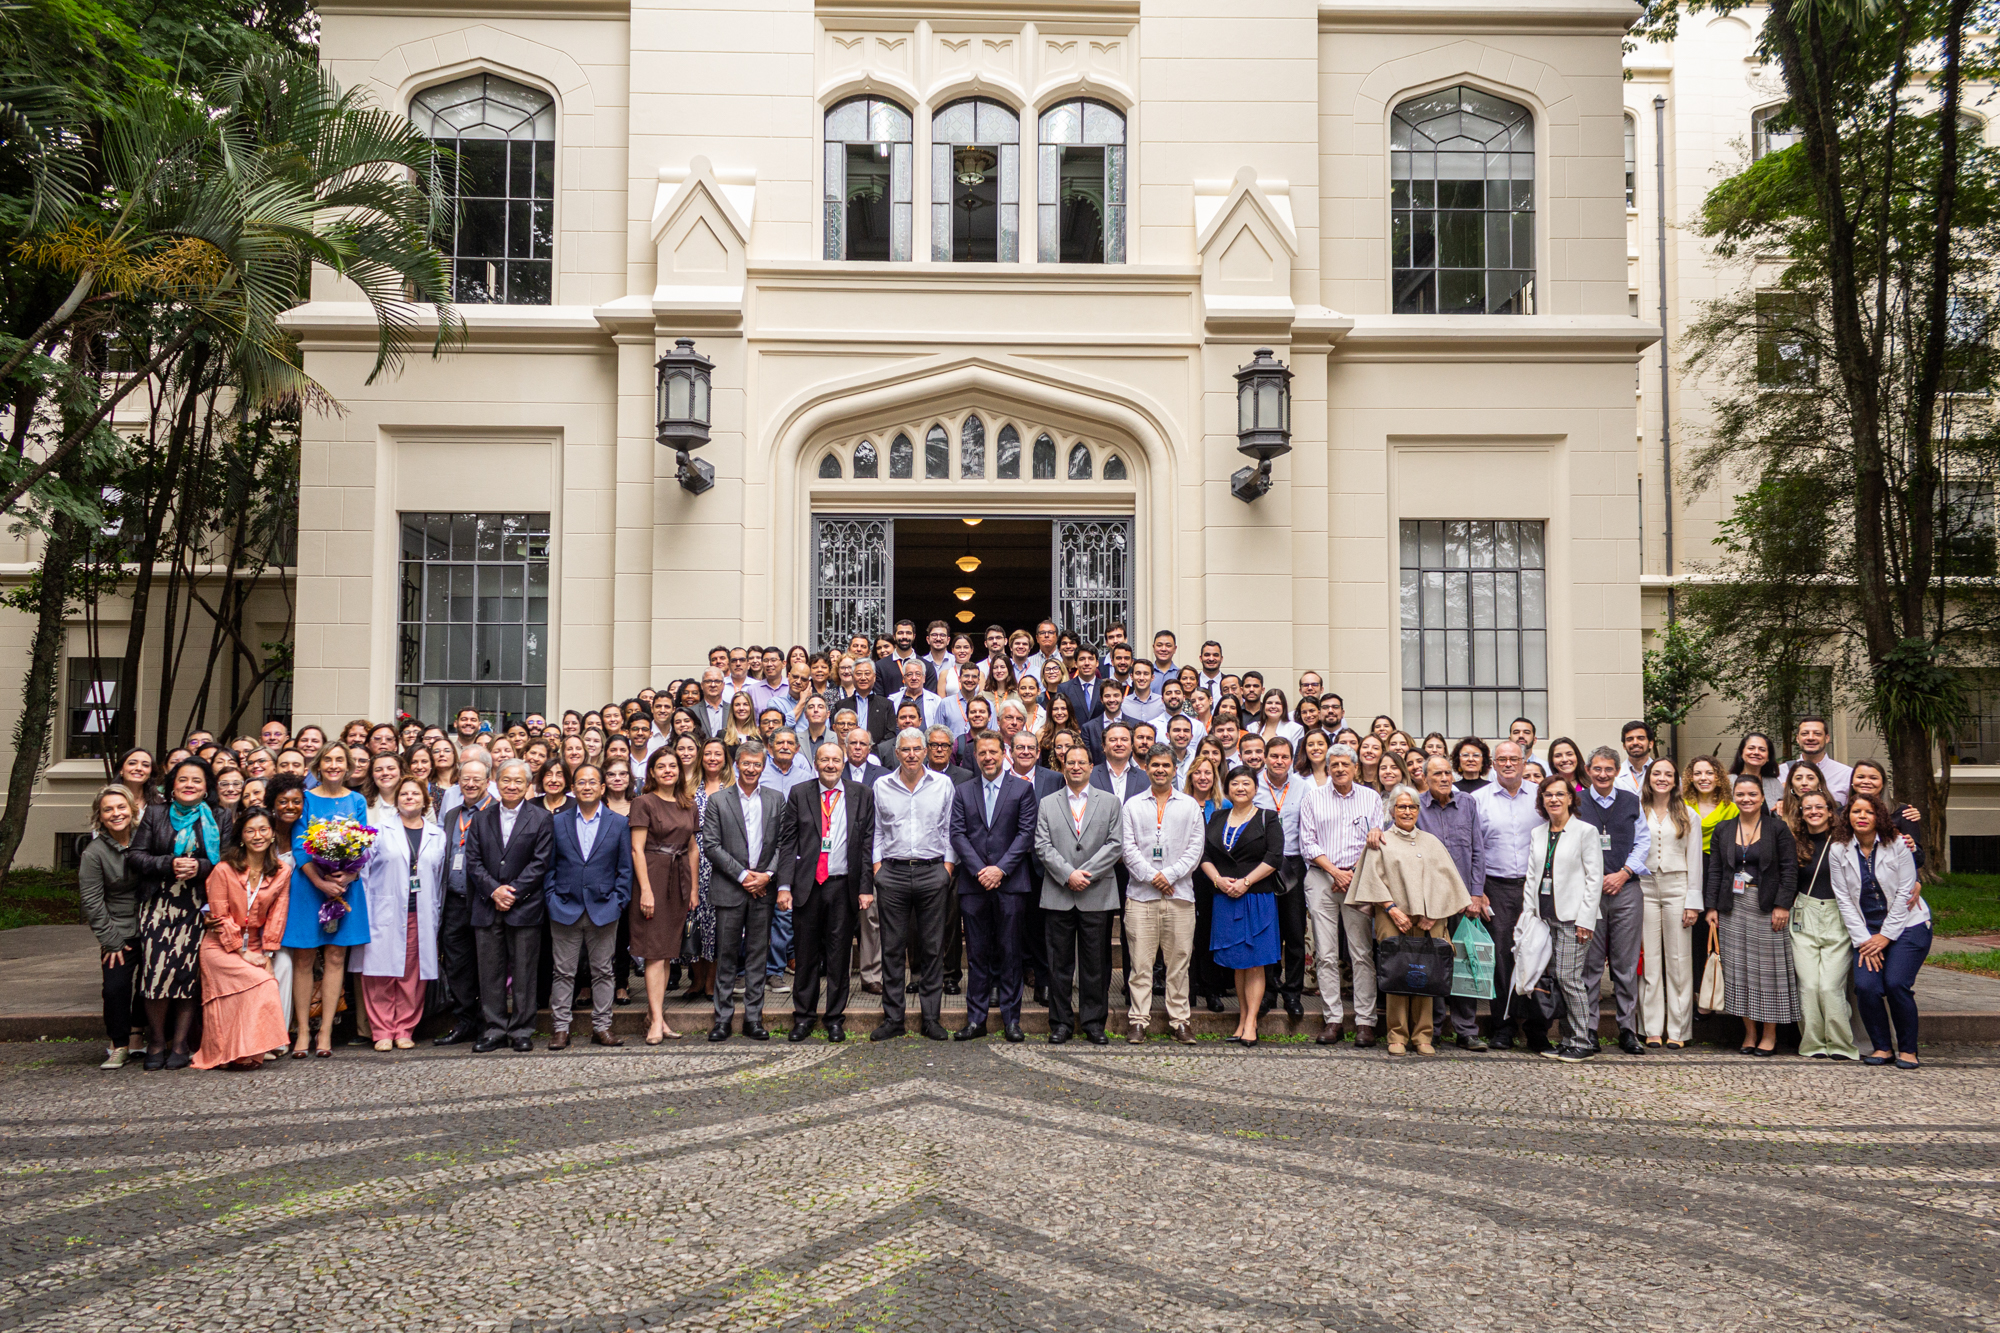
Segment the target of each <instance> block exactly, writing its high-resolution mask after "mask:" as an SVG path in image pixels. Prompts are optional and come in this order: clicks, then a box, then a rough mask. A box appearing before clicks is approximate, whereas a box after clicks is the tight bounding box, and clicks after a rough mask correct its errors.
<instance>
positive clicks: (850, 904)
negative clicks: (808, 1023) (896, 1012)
mask: <svg viewBox="0 0 2000 1333" xmlns="http://www.w3.org/2000/svg"><path fill="white" fill-rule="evenodd" d="M848 883H849V881H848V878H847V876H845V875H835V876H834V877H833V878H832V879H829V880H828V881H826V883H824V884H815V885H813V886H812V889H811V890H810V891H809V892H808V893H807V894H806V899H805V901H804V902H803V903H801V902H800V901H799V899H798V895H797V894H794V895H793V896H792V948H793V951H794V953H795V954H796V956H797V958H798V964H797V967H798V970H797V973H796V974H795V975H794V976H793V978H792V1019H793V1021H794V1022H797V1021H800V1020H803V1019H808V1018H812V1017H814V1014H815V1011H816V1010H817V1009H818V1008H819V983H820V978H821V977H822V976H824V977H825V978H826V1021H827V1022H829V1023H841V1022H845V1021H846V1019H847V987H848V982H849V980H850V979H851V978H852V976H853V970H852V969H851V968H849V967H848V965H847V964H848V958H847V955H848V953H849V952H850V951H851V950H852V949H853V947H854V898H853V897H852V895H850V894H849V893H848V891H847V886H848ZM749 998H750V997H749V987H747V986H746V987H744V999H746V1000H747V999H749Z"/></svg>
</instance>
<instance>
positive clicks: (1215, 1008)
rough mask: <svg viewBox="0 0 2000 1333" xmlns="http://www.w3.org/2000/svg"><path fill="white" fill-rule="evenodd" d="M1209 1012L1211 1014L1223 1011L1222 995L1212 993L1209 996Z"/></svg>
mask: <svg viewBox="0 0 2000 1333" xmlns="http://www.w3.org/2000/svg"><path fill="white" fill-rule="evenodd" d="M1208 1012H1210V1013H1211V1014H1219V1013H1221V1012H1222V997H1221V996H1220V995H1211V996H1209V997H1208Z"/></svg>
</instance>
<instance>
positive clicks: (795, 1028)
mask: <svg viewBox="0 0 2000 1333" xmlns="http://www.w3.org/2000/svg"><path fill="white" fill-rule="evenodd" d="M816 1021H817V1020H815V1019H812V1018H794V1019H793V1020H792V1030H791V1032H790V1033H788V1034H787V1035H786V1037H785V1040H786V1041H804V1040H805V1039H806V1038H807V1037H810V1036H811V1035H812V1034H813V1025H814V1023H815V1022H816Z"/></svg>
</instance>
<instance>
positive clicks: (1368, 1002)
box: [1299, 745, 1382, 1047]
mask: <svg viewBox="0 0 2000 1333" xmlns="http://www.w3.org/2000/svg"><path fill="white" fill-rule="evenodd" d="M1326 772H1327V778H1328V781H1327V784H1326V785H1325V786H1324V787H1313V786H1310V785H1308V786H1307V788H1306V793H1305V800H1304V801H1303V802H1302V803H1301V804H1300V806H1299V854H1300V855H1301V856H1303V857H1304V858H1305V860H1306V863H1307V866H1308V869H1307V871H1306V912H1307V913H1308V915H1310V916H1311V917H1312V923H1313V944H1314V948H1315V949H1316V950H1317V951H1318V954H1319V998H1320V1008H1321V1009H1322V1011H1324V1014H1325V1018H1326V1024H1325V1026H1324V1027H1323V1028H1321V1029H1320V1034H1319V1036H1318V1037H1317V1038H1315V1040H1316V1041H1317V1042H1318V1043H1319V1044H1320V1045H1322V1046H1331V1045H1333V1044H1335V1043H1336V1042H1338V1041H1339V1040H1340V1037H1341V1029H1340V1013H1341V1004H1340V967H1339V965H1338V963H1337V961H1336V960H1337V959H1338V958H1339V957H1340V937H1341V935H1342V934H1343V933H1344V934H1345V935H1346V936H1347V952H1348V956H1349V957H1350V958H1351V959H1352V960H1353V962H1354V1044H1355V1045H1356V1046H1362V1047H1367V1046H1373V1045H1374V1044H1375V928H1374V922H1372V921H1371V920H1370V919H1369V916H1368V913H1367V912H1366V911H1364V910H1362V909H1361V908H1359V907H1350V906H1349V905H1348V902H1347V890H1348V888H1349V887H1350V886H1352V885H1353V883H1354V868H1355V866H1356V865H1357V864H1358V863H1359V862H1360V860H1361V855H1362V853H1363V852H1365V851H1367V850H1368V840H1369V835H1371V834H1376V833H1378V831H1379V830H1380V828H1381V826H1382V798H1381V797H1380V796H1377V795H1376V794H1375V792H1374V790H1373V789H1372V788H1369V787H1364V786H1362V785H1361V784H1360V783H1359V782H1356V781H1355V757H1354V747H1352V746H1350V745H1336V746H1334V747H1333V748H1332V749H1330V750H1328V751H1327V752H1326Z"/></svg>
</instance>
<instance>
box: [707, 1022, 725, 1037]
mask: <svg viewBox="0 0 2000 1333" xmlns="http://www.w3.org/2000/svg"><path fill="white" fill-rule="evenodd" d="M708 1039H709V1040H710V1041H728V1040H729V1024H727V1023H717V1024H716V1025H715V1026H714V1027H712V1028H710V1029H709V1030H708Z"/></svg>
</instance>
